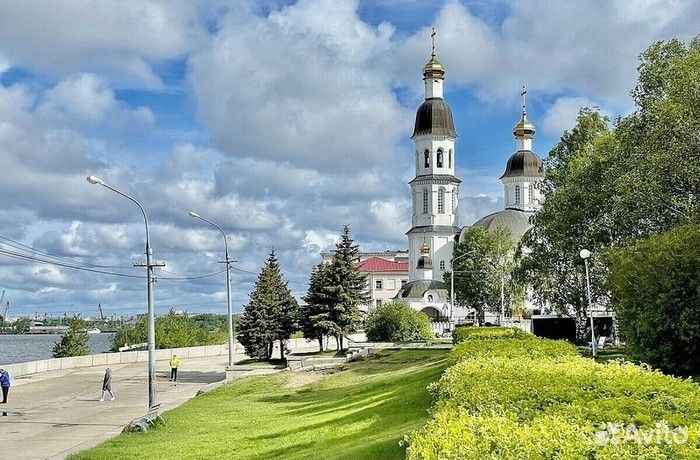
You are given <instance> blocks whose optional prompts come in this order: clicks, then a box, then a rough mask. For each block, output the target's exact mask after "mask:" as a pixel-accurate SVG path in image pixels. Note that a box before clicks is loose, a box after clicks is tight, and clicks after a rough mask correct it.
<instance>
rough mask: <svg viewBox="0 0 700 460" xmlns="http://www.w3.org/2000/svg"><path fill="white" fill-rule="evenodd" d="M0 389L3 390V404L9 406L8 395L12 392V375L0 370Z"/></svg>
mask: <svg viewBox="0 0 700 460" xmlns="http://www.w3.org/2000/svg"><path fill="white" fill-rule="evenodd" d="M0 388H2V403H0V404H7V394H8V393H9V392H10V374H9V373H8V372H7V371H6V370H5V369H0Z"/></svg>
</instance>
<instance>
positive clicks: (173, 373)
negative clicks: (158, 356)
mask: <svg viewBox="0 0 700 460" xmlns="http://www.w3.org/2000/svg"><path fill="white" fill-rule="evenodd" d="M178 367H180V358H178V357H177V355H173V357H172V358H170V381H171V382H177V368H178Z"/></svg>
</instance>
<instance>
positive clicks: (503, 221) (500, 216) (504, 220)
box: [459, 208, 532, 241]
mask: <svg viewBox="0 0 700 460" xmlns="http://www.w3.org/2000/svg"><path fill="white" fill-rule="evenodd" d="M531 216H532V213H530V212H526V211H521V210H519V209H512V208H506V209H504V210H503V211H498V212H494V213H493V214H489V215H488V216H485V217H482V218H481V219H479V220H477V221H476V222H474V224H473V225H472V227H484V228H485V229H486V230H489V231H491V230H496V229H497V228H498V227H505V228H507V229H508V230H510V232H511V234H512V235H513V238H515V241H520V239H521V238H522V237H523V235H524V234H525V232H526V231H527V230H528V229H529V228H530V227H532V223H531V222H530V217H531ZM468 228H469V227H464V229H462V234H460V235H459V236H460V241H461V240H462V237H463V233H464V232H465V230H466V229H468Z"/></svg>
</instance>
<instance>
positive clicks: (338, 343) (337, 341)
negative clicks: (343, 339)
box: [333, 335, 340, 350]
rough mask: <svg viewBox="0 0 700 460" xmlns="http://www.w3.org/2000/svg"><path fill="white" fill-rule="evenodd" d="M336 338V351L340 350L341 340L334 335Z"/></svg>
mask: <svg viewBox="0 0 700 460" xmlns="http://www.w3.org/2000/svg"><path fill="white" fill-rule="evenodd" d="M333 337H335V349H336V350H340V340H338V335H334V336H333Z"/></svg>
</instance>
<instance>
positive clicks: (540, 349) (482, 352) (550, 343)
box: [449, 335, 578, 364]
mask: <svg viewBox="0 0 700 460" xmlns="http://www.w3.org/2000/svg"><path fill="white" fill-rule="evenodd" d="M575 355H578V351H577V350H576V347H575V346H574V345H572V344H571V343H569V342H566V341H564V340H547V339H538V338H537V337H535V336H534V335H528V336H525V337H523V338H514V337H509V338H502V339H500V340H465V341H463V342H461V343H458V344H457V345H455V347H454V348H453V349H452V351H450V356H449V362H450V364H456V363H458V362H460V361H462V360H463V359H467V358H472V359H473V358H484V357H489V356H500V357H504V358H515V357H530V358H546V357H553V356H575Z"/></svg>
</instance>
